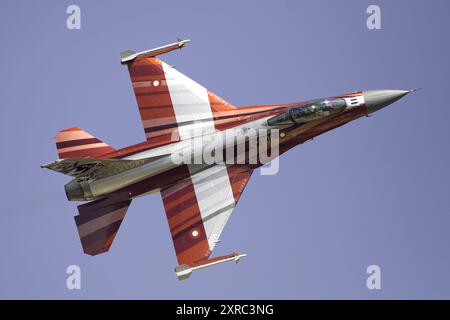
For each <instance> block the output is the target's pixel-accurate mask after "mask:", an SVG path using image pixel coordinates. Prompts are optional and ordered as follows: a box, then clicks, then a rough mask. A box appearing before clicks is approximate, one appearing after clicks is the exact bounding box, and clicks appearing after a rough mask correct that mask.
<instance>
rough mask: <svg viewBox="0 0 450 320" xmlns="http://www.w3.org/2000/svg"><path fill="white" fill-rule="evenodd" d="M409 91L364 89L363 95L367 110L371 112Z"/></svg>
mask: <svg viewBox="0 0 450 320" xmlns="http://www.w3.org/2000/svg"><path fill="white" fill-rule="evenodd" d="M412 91H413V90H412ZM410 92H411V91H405V90H371V91H364V92H363V96H364V101H365V102H366V107H367V111H368V112H369V113H373V112H375V111H378V110H380V109H382V108H384V107H387V106H388V105H390V104H391V103H394V102H395V101H397V100H399V99H401V98H403V97H404V96H406V95H407V94H408V93H410Z"/></svg>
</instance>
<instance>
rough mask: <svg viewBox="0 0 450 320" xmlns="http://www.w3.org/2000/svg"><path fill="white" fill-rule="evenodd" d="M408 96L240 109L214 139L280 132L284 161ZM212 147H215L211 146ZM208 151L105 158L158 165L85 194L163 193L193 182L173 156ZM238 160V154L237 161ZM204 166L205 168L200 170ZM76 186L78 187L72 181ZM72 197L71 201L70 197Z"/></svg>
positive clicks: (219, 124)
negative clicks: (183, 182) (320, 138)
mask: <svg viewBox="0 0 450 320" xmlns="http://www.w3.org/2000/svg"><path fill="white" fill-rule="evenodd" d="M407 93H408V91H400V90H384V91H366V92H354V93H350V94H345V95H341V96H334V97H329V98H323V99H315V100H311V101H304V102H298V103H291V104H283V105H263V106H250V107H242V108H237V109H235V110H232V111H224V112H221V113H220V114H215V115H214V123H215V128H216V132H215V133H210V134H209V136H213V135H215V136H217V135H223V136H228V137H236V136H239V135H245V133H246V132H248V130H249V129H252V130H253V131H255V132H257V131H258V130H269V131H270V130H273V129H276V130H277V134H278V154H277V156H278V155H281V154H282V153H284V152H286V151H287V150H289V149H290V148H292V147H294V146H296V145H299V144H302V143H304V142H306V141H309V140H311V139H313V138H314V137H316V136H318V135H320V134H322V133H324V132H327V131H329V130H332V129H334V128H337V127H340V126H342V125H344V124H346V123H348V122H350V121H353V120H356V119H358V118H360V117H362V116H367V115H369V114H370V113H372V112H375V111H377V110H379V109H380V108H382V107H385V106H386V105H388V104H390V103H392V102H394V101H396V100H398V99H399V98H401V97H402V96H404V95H406V94H407ZM200 136H201V137H202V139H203V140H202V141H211V140H213V141H215V140H214V139H213V138H214V137H210V139H209V140H208V139H205V136H204V135H200ZM206 138H207V137H206ZM193 139H195V138H193ZM233 141H236V140H233ZM209 143H210V144H211V142H209ZM234 143H236V142H234ZM195 144H197V147H194V146H193V145H195ZM206 145H207V143H206V142H201V144H200V149H198V148H199V146H198V143H193V142H192V141H190V140H182V141H169V142H165V143H164V142H156V143H155V142H152V141H147V142H144V143H140V144H136V145H133V146H130V147H126V148H123V149H120V150H117V151H114V152H111V153H109V154H106V155H105V156H103V157H102V158H105V159H125V160H139V159H149V158H153V159H155V160H154V161H150V162H149V163H146V164H144V165H142V166H140V167H137V168H133V169H130V170H128V171H126V172H122V173H120V174H117V175H113V176H110V177H106V178H102V179H97V180H93V181H89V182H84V185H83V189H86V190H88V191H87V195H86V200H92V199H96V198H101V197H106V196H108V195H109V194H120V195H122V196H123V197H126V198H134V197H138V196H141V195H144V194H148V193H153V192H157V191H159V190H160V189H162V188H164V187H167V186H169V185H171V184H173V183H175V182H177V181H180V180H183V179H188V178H189V176H190V174H189V170H188V168H187V165H186V164H185V163H176V162H174V161H173V155H174V154H176V153H177V152H180V150H184V152H186V149H188V153H189V152H190V153H192V154H194V153H196V152H199V151H201V150H203V148H205V146H206ZM195 148H197V149H198V150H197V149H195ZM233 148H235V146H233ZM196 150H197V151H196ZM248 151H249V148H248V147H247V149H246V152H248ZM236 157H237V154H236V155H235V159H236ZM247 158H248V156H247ZM262 164H263V163H261V162H259V161H257V162H256V163H255V162H253V163H249V162H247V163H245V162H244V163H242V162H239V163H238V162H237V161H231V162H227V167H228V168H229V167H234V169H239V168H241V169H242V170H243V171H245V170H249V169H250V170H251V169H255V168H258V167H259V166H261V165H262ZM201 165H202V164H201V163H200V164H199V167H201ZM203 165H204V167H205V168H206V167H207V165H205V164H203ZM200 170H201V169H200ZM71 183H78V182H75V181H72V182H71ZM76 187H78V186H76ZM71 188H73V186H72V187H71ZM66 190H67V188H66ZM149 190H150V191H149ZM69 192H70V191H69ZM68 197H69V199H70V196H69V193H68ZM70 200H71V199H70ZM76 200H81V199H76Z"/></svg>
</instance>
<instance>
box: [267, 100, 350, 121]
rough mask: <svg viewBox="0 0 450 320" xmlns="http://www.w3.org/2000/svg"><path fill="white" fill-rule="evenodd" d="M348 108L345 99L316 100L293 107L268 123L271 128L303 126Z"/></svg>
mask: <svg viewBox="0 0 450 320" xmlns="http://www.w3.org/2000/svg"><path fill="white" fill-rule="evenodd" d="M346 106H347V104H346V103H345V100H344V99H326V100H316V101H313V102H308V103H305V104H302V105H299V106H296V107H292V108H290V109H289V110H287V111H285V112H283V113H282V114H279V115H277V116H275V117H273V118H270V119H269V120H268V121H267V123H268V125H269V126H282V125H290V124H301V123H305V122H309V121H314V120H319V119H322V118H325V117H328V116H330V115H333V114H336V113H338V112H341V111H343V110H344V109H345V107H346Z"/></svg>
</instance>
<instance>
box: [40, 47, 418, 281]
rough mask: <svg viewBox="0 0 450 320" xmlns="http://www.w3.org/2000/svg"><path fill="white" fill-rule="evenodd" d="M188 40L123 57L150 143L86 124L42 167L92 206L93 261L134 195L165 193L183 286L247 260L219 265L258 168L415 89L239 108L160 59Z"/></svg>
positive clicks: (82, 221)
mask: <svg viewBox="0 0 450 320" xmlns="http://www.w3.org/2000/svg"><path fill="white" fill-rule="evenodd" d="M188 42H189V40H179V41H177V42H175V43H173V44H169V45H166V46H163V47H159V48H156V49H152V50H147V51H143V52H138V53H136V52H133V51H125V52H122V53H121V63H122V64H123V65H126V66H127V68H128V71H129V74H130V78H131V85H132V87H133V90H134V94H135V96H136V101H137V105H138V108H139V113H140V116H141V121H142V126H143V129H144V132H145V136H146V141H145V142H142V143H138V144H136V145H133V146H130V147H126V148H123V149H120V150H116V149H114V148H113V147H111V146H109V145H108V144H106V143H105V142H103V141H101V140H99V139H97V138H96V137H94V136H92V135H91V134H89V133H87V132H86V131H84V130H82V129H80V128H78V127H74V128H69V129H65V130H61V131H60V132H59V133H58V134H57V135H56V138H55V139H56V146H57V150H58V156H59V160H57V161H55V162H53V163H49V164H45V165H42V167H43V168H47V169H51V170H54V171H57V172H61V173H63V174H66V175H69V176H71V177H72V178H73V179H72V180H71V181H70V182H69V183H67V184H66V185H65V191H66V194H67V198H68V199H69V200H70V201H89V202H87V203H84V204H81V205H79V206H78V212H79V214H78V215H77V216H75V223H76V225H77V228H78V233H79V236H80V239H81V243H82V246H83V250H84V252H85V253H86V254H89V255H97V254H100V253H103V252H107V251H108V250H109V248H110V247H111V244H112V242H113V240H114V237H115V235H116V233H117V232H118V230H119V227H120V224H121V222H122V220H123V219H124V217H125V214H126V212H127V210H128V207H129V206H130V204H131V202H132V200H133V199H134V198H136V197H139V196H142V195H147V194H152V193H160V194H161V197H162V201H163V203H164V208H165V211H166V216H167V221H168V223H169V228H170V233H171V236H172V240H173V245H174V248H175V252H176V256H177V260H178V266H177V267H176V268H175V273H176V275H177V276H178V278H179V279H187V278H188V277H189V276H190V275H191V274H192V272H193V271H194V270H196V269H200V268H205V267H208V266H212V265H216V264H219V263H222V262H226V261H236V262H237V261H238V260H239V259H241V258H242V257H244V256H245V254H240V253H237V252H234V253H231V254H229V255H225V256H220V257H216V258H210V256H211V253H212V251H213V249H214V247H215V245H216V244H217V243H218V242H219V241H220V240H219V237H220V235H221V233H222V230H223V228H224V227H225V224H226V223H227V221H228V219H229V218H230V216H231V213H232V212H233V210H234V208H235V207H236V205H237V203H238V201H239V198H240V197H241V195H242V193H243V191H244V188H245V186H246V185H247V183H248V181H249V180H250V177H251V176H252V173H253V171H254V170H255V169H256V168H258V167H260V166H262V165H263V164H264V163H267V162H269V161H270V160H273V159H275V158H276V157H277V156H278V155H279V154H281V153H284V152H286V151H287V150H289V149H290V148H292V147H294V146H296V145H298V144H302V143H304V142H306V141H309V140H311V139H312V138H314V137H315V136H318V135H320V134H322V133H324V132H327V131H329V130H331V129H335V128H337V127H339V126H342V125H344V124H346V123H348V122H349V121H352V120H356V119H358V118H360V117H363V116H368V115H370V114H372V113H373V112H375V111H378V110H380V109H381V108H384V107H386V106H388V105H390V104H391V103H393V102H394V101H397V100H398V99H400V98H402V97H404V96H405V95H407V94H408V93H409V92H411V91H403V90H373V91H363V92H353V93H349V94H344V95H341V96H335V97H328V98H323V99H317V100H313V101H304V102H297V103H291V104H280V105H259V106H247V107H239V108H237V107H236V106H234V105H232V104H230V103H228V102H227V101H225V100H224V99H222V98H220V97H219V96H217V95H216V94H214V93H213V92H211V91H209V90H208V89H206V88H205V87H203V86H201V85H200V84H198V83H196V82H195V81H193V80H192V79H190V78H188V77H187V76H185V75H184V74H182V73H181V72H179V71H178V70H177V69H175V68H174V67H173V66H170V65H167V64H166V63H164V62H163V61H161V60H160V59H159V58H158V57H157V56H160V55H162V54H165V53H168V52H170V51H172V50H176V49H181V48H183V47H184V46H185V45H186V44H187V43H188ZM264 132H266V134H264ZM269 133H270V134H269ZM253 138H256V139H253ZM239 141H241V142H239ZM242 141H243V144H244V146H243V147H242V148H240V146H239V144H240V143H242ZM252 141H253V142H254V141H256V143H251V142H252ZM261 146H263V147H262V148H261ZM207 149H208V150H213V152H211V153H210V155H211V156H212V157H213V159H214V161H206V158H205V157H202V156H201V155H204V154H205V151H206V150H207ZM269 149H270V153H271V154H270V156H268V157H266V158H267V159H268V160H266V161H262V160H261V158H262V156H261V154H260V152H259V151H260V150H265V151H267V153H265V154H266V155H267V154H268V153H269V152H268V150H269ZM239 150H240V151H239ZM255 150H256V151H257V152H255ZM274 151H276V152H274ZM263 153H264V152H263ZM230 154H231V155H230ZM180 159H181V161H180ZM192 160H194V161H192ZM195 160H197V161H195Z"/></svg>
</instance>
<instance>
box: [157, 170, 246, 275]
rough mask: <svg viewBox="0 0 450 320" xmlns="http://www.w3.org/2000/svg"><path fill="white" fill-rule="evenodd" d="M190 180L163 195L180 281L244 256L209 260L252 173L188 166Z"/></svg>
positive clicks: (237, 255)
mask: <svg viewBox="0 0 450 320" xmlns="http://www.w3.org/2000/svg"><path fill="white" fill-rule="evenodd" d="M185 168H186V170H188V171H189V174H190V179H186V180H183V181H180V182H178V183H176V184H174V185H172V186H169V187H168V188H166V189H163V190H162V191H161V196H162V199H163V202H164V208H165V210H166V215H167V220H168V222H169V228H170V233H171V235H172V240H173V244H174V247H175V252H176V255H177V260H178V263H179V266H178V267H177V268H176V273H177V275H178V277H179V279H186V278H187V277H189V276H190V274H191V273H192V271H193V270H195V269H198V268H203V267H205V266H209V265H213V264H217V263H220V262H224V261H228V260H236V261H237V260H238V259H239V258H240V257H242V256H244V255H240V254H238V253H232V254H230V255H227V256H222V257H218V258H215V259H211V260H208V259H209V256H210V255H211V252H212V250H213V249H214V247H215V245H216V244H217V243H218V242H219V237H220V235H221V233H222V230H223V228H224V227H225V224H226V223H227V221H228V219H229V218H230V216H231V213H232V212H233V209H234V208H235V206H236V204H237V202H238V200H239V197H240V196H241V194H242V192H243V191H244V188H245V186H246V185H247V183H248V181H249V179H250V177H251V174H252V171H251V170H250V171H249V170H242V169H239V168H237V167H232V166H228V167H227V166H226V165H224V164H223V165H222V164H215V165H212V166H200V165H187V166H185Z"/></svg>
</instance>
